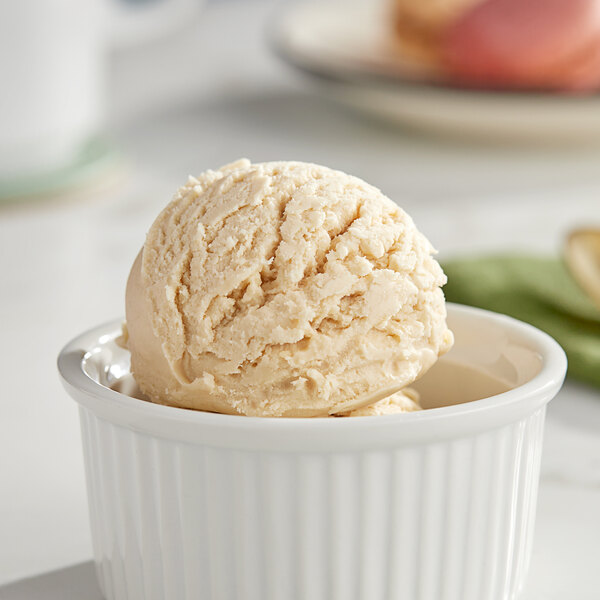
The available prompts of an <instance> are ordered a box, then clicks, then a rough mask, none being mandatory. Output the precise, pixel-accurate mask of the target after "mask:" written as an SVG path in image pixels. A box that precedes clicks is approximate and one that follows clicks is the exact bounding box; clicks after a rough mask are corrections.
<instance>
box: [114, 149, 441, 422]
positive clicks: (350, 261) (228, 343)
mask: <svg viewBox="0 0 600 600" xmlns="http://www.w3.org/2000/svg"><path fill="white" fill-rule="evenodd" d="M433 253H434V250H433V248H432V246H431V245H430V243H429V242H428V241H427V239H426V238H425V237H424V236H423V235H422V234H421V233H420V232H419V231H418V230H417V229H416V227H415V225H414V223H413V221H412V220H411V218H410V217H409V216H408V215H407V214H406V213H405V212H404V211H403V210H402V209H401V208H399V207H398V206H397V205H396V204H394V203H393V202H392V201H391V200H389V199H388V198H386V197H385V196H384V195H383V194H382V193H381V192H380V191H379V190H378V189H376V188H374V187H372V186H370V185H368V184H366V183H365V182H364V181H361V180H360V179H357V178H356V177H352V176H349V175H346V174H345V173H341V172H339V171H333V170H331V169H328V168H326V167H321V166H318V165H314V164H306V163H300V162H271V163H262V164H251V163H250V162H249V161H247V160H241V161H238V162H236V163H233V164H231V165H227V166H225V167H222V168H221V169H219V170H216V171H207V172H205V173H203V174H202V175H200V176H199V177H198V178H193V177H191V178H190V179H189V181H188V183H187V184H186V185H184V186H183V187H182V188H181V189H180V190H179V191H178V192H177V194H176V196H175V198H174V199H173V201H172V202H171V203H170V204H169V205H168V206H167V207H166V208H165V209H164V210H163V212H162V213H161V214H160V215H159V216H158V218H157V219H156V221H155V222H154V224H153V225H152V227H151V229H150V231H149V233H148V235H147V238H146V243H145V245H144V247H143V249H142V251H141V252H140V254H139V255H138V257H137V259H136V261H135V263H134V265H133V267H132V270H131V274H130V277H129V281H128V285H127V299H126V312H127V328H128V338H129V339H128V346H129V349H130V351H131V365H132V371H133V374H134V377H135V378H136V381H137V382H138V385H139V386H140V388H141V389H142V391H143V392H144V393H145V394H146V395H147V396H148V397H149V398H150V399H151V400H152V401H154V402H159V403H164V404H169V405H174V406H179V407H184V408H193V409H200V410H208V411H214V412H220V413H230V414H241V415H252V416H284V417H313V416H327V415H328V414H336V413H342V412H348V411H352V410H355V409H359V408H361V407H365V406H367V405H370V404H372V403H374V402H377V401H379V400H381V399H382V398H386V397H388V396H390V395H391V394H393V393H395V392H397V391H398V390H401V389H402V388H404V387H405V386H407V385H408V384H410V383H411V382H413V381H414V380H415V379H417V378H418V377H419V376H420V375H422V374H423V373H424V372H425V371H427V369H429V367H430V366H431V365H432V364H433V363H434V362H435V361H436V359H437V357H438V356H439V355H440V354H442V353H444V352H446V351H447V350H448V349H449V347H450V346H451V344H452V334H451V332H450V331H449V330H448V328H447V326H446V309H445V303H444V296H443V293H442V290H441V286H442V285H443V284H444V283H445V276H444V274H443V272H442V270H441V268H440V266H439V265H438V263H437V262H436V261H435V259H434V258H433V257H432V254H433Z"/></svg>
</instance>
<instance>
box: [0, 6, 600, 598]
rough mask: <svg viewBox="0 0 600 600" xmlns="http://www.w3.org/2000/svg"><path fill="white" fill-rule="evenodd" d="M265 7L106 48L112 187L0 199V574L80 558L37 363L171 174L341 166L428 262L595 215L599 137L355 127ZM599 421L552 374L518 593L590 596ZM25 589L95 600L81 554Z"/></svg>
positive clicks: (66, 458) (598, 580) (68, 329)
mask: <svg viewBox="0 0 600 600" xmlns="http://www.w3.org/2000/svg"><path fill="white" fill-rule="evenodd" d="M273 6H274V2H273V1H268V0H265V1H261V2H258V1H256V2H255V1H251V0H246V1H244V2H241V1H233V0H230V1H229V2H223V3H222V4H214V5H211V6H210V7H209V9H208V10H207V12H206V13H205V14H204V15H203V18H202V21H201V22H200V23H198V24H194V25H190V26H189V27H188V29H187V30H185V31H182V32H181V33H180V35H179V36H178V37H177V38H171V39H167V40H162V41H160V42H156V43H154V44H152V45H151V46H148V47H146V48H144V49H141V48H138V49H134V50H128V51H126V53H124V52H122V53H121V54H119V55H118V56H115V57H114V68H113V69H112V72H111V81H112V84H113V85H112V91H111V95H110V119H109V122H110V127H111V130H112V134H113V138H114V140H115V143H116V144H118V145H119V146H120V147H121V148H122V149H123V151H124V153H125V154H126V155H127V156H128V157H129V159H130V170H129V176H128V177H127V178H126V180H125V181H124V182H123V183H122V184H121V185H112V186H104V187H103V188H102V187H100V188H99V189H96V190H95V191H93V192H90V191H86V192H78V193H74V194H72V195H71V196H70V197H69V198H68V199H60V200H53V201H48V202H43V203H38V204H29V205H19V206H13V207H2V208H1V209H0V274H1V281H2V283H1V289H2V300H1V301H0V302H1V304H0V307H1V310H0V327H1V329H0V331H1V332H2V342H3V343H2V346H1V348H0V353H1V355H0V364H1V365H2V367H1V368H2V379H3V383H4V393H3V394H2V397H1V399H0V476H1V479H0V585H1V584H4V583H8V582H11V581H16V580H18V579H22V578H26V577H31V576H33V575H39V574H41V573H44V572H47V571H51V570H55V569H61V568H65V567H70V566H71V567H72V565H76V564H78V563H82V562H84V563H85V562H86V561H89V559H90V558H91V545H90V538H89V531H88V524H87V507H86V498H85V488H84V480H83V465H82V458H81V452H80V447H79V443H80V442H79V429H78V428H79V425H78V419H77V411H76V408H75V405H74V403H73V402H71V401H70V400H69V398H68V397H67V395H66V393H64V392H63V390H62V389H61V387H60V384H59V382H58V377H57V374H56V369H55V364H54V363H55V357H56V354H57V352H58V350H59V349H60V347H61V346H62V345H63V344H64V343H65V342H66V341H67V340H68V339H69V338H71V337H73V336H74V335H76V334H78V333H80V332H81V331H82V330H84V329H86V328H89V327H92V326H94V325H96V324H98V323H100V322H102V321H105V320H109V319H112V318H114V317H115V316H119V315H122V314H123V296H124V287H125V281H126V277H127V273H128V270H129V267H130V264H131V262H132V261H133V258H134V256H135V255H136V253H137V251H138V249H139V247H140V246H141V244H142V243H143V240H144V234H145V231H146V229H147V228H148V226H149V225H150V223H151V221H152V219H153V217H154V216H155V215H156V213H157V212H158V210H159V209H160V208H161V207H162V206H163V205H164V204H165V203H166V202H167V201H168V200H169V198H170V196H171V195H172V193H173V192H174V190H175V189H176V187H177V186H178V185H179V184H181V183H183V182H184V181H185V179H186V177H187V175H188V174H190V173H198V172H200V171H202V170H204V169H206V168H210V167H216V166H219V165H221V164H223V163H227V162H230V161H231V160H233V159H236V158H238V157H240V156H248V157H249V158H251V159H253V160H255V161H260V160H268V159H300V160H310V161H313V162H318V163H323V164H327V165H329V166H332V167H336V168H340V169H342V170H345V171H348V172H351V173H353V174H356V175H358V176H361V177H363V178H364V179H366V180H367V181H369V182H370V183H373V184H374V185H376V186H378V187H380V188H381V189H382V190H383V191H384V192H385V193H386V194H387V195H389V196H390V197H392V198H393V199H394V200H395V201H397V202H398V203H399V204H400V205H401V206H403V208H405V209H406V210H407V211H408V212H409V213H410V214H411V215H412V216H413V217H414V219H415V221H416V222H417V225H418V226H419V227H420V228H421V229H422V230H423V231H424V232H425V233H426V234H427V235H428V236H429V237H430V239H431V240H432V242H433V243H434V245H436V246H437V247H438V248H439V249H440V250H441V251H442V252H441V257H442V259H443V258H445V257H448V256H451V255H455V254H457V253H463V252H473V251H481V250H516V249H523V250H534V251H544V252H555V251H558V249H559V247H560V244H561V240H562V237H563V235H564V233H565V231H567V230H568V228H569V227H570V226H572V225H575V224H581V223H589V222H591V221H592V220H593V221H595V222H596V223H600V168H599V167H598V165H599V164H600V150H599V149H598V147H596V148H594V147H586V148H575V147H569V148H564V147H555V148H549V147H545V148H544V147H538V148H529V149H526V148H521V149H518V148H511V147H508V146H502V147H494V146H491V145H490V146H482V145H481V144H479V145H477V144H475V143H470V142H468V141H457V140H443V139H435V138H431V137H429V138H427V137H420V136H419V135H417V134H414V133H410V132H408V131H404V130H398V129H393V128H390V127H388V126H387V125H386V124H382V123H378V122H373V121H369V120H363V119H362V118H359V117H357V116H356V115H354V114H352V113H350V112H347V111H345V110H342V109H339V108H338V107H337V106H335V105H333V104H330V103H329V102H328V101H325V100H322V99H321V98H320V97H319V96H318V94H317V93H316V92H315V91H314V90H313V89H312V88H311V87H310V85H309V84H308V82H307V81H305V80H304V79H302V78H301V77H300V76H296V74H294V73H292V72H291V71H289V70H288V69H287V68H286V67H285V66H284V65H282V64H280V63H279V62H278V61H277V59H275V58H274V57H273V56H271V54H270V53H269V50H268V48H267V47H266V44H265V42H264V35H263V33H264V32H263V26H264V23H265V20H266V18H267V16H268V15H269V13H270V11H271V9H272V8H273ZM599 432H600V393H599V392H598V391H595V390H592V389H589V388H585V387H583V386H579V385H576V384H572V383H569V384H567V385H566V386H565V388H564V390H563V391H562V392H561V393H560V395H559V397H558V398H557V399H556V400H555V401H553V403H552V404H551V405H550V409H549V415H548V421H547V432H546V433H547V435H546V445H545V450H544V460H543V467H542V482H541V488H540V494H539V508H538V521H537V529H536V541H535V548H534V555H533V562H532V568H531V575H530V579H529V587H528V589H527V591H526V593H525V595H524V599H525V600H554V599H556V600H559V599H560V600H564V599H566V598H568V599H569V600H571V599H572V600H597V599H598V598H599V597H600V592H599V591H598V590H599V589H600V571H599V570H598V564H600V510H599V509H600V433H599ZM66 590H70V592H69V593H68V594H67V593H66ZM71 592H72V593H71ZM42 597H43V598H45V600H48V599H53V598H57V599H58V598H65V597H73V598H75V597H81V598H84V597H86V598H91V599H92V600H93V599H95V598H97V597H98V598H99V595H98V592H97V589H96V587H95V583H94V580H93V575H92V570H91V568H90V565H89V564H84V565H83V566H79V567H74V568H69V569H67V570H66V571H61V572H60V573H55V574H53V575H50V576H43V577H41V578H38V579H34V580H30V581H26V582H24V583H21V584H18V585H16V586H15V585H13V586H10V587H7V588H0V598H2V600H5V599H6V600H13V599H17V598H19V599H20V598H27V599H28V600H35V599H36V598H42Z"/></svg>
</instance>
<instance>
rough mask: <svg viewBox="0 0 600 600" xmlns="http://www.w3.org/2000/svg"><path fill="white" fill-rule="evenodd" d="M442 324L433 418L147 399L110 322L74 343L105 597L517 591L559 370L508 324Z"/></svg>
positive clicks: (439, 596)
mask: <svg viewBox="0 0 600 600" xmlns="http://www.w3.org/2000/svg"><path fill="white" fill-rule="evenodd" d="M448 324H449V326H450V328H451V329H452V330H453V331H454V334H455V336H456V343H455V346H454V348H453V349H452V350H451V351H450V352H449V353H448V354H446V355H445V356H443V357H442V358H441V359H440V361H439V362H438V363H437V364H436V365H435V366H434V367H433V368H432V369H431V371H430V372H428V373H427V374H426V375H425V377H424V378H423V380H422V381H420V382H417V386H416V387H417V388H419V389H420V392H421V394H422V400H423V402H424V406H425V407H426V408H428V410H423V411H415V412H411V413H405V414H396V415H387V416H378V417H352V418H348V419H318V418H313V419H302V418H298V419H277V418H260V417H240V416H232V415H221V414H211V413H205V412H200V411H193V410H185V409H181V408H173V407H171V406H162V405H159V404H153V403H151V402H147V401H144V400H141V399H136V397H134V395H132V394H133V390H134V389H135V386H134V385H133V383H134V382H133V380H132V377H131V373H130V370H129V355H128V352H127V351H126V350H124V349H123V348H121V347H120V346H119V345H118V344H116V343H115V339H116V338H117V337H118V336H120V335H121V321H117V322H114V323H110V324H108V325H104V326H102V327H98V328H96V329H94V330H91V331H89V332H87V333H85V334H83V335H81V336H79V337H78V338H77V339H75V340H73V341H72V342H71V343H70V344H68V345H67V346H66V347H65V349H64V350H63V351H62V353H61V355H60V357H59V359H58V367H59V370H60V373H61V375H62V378H63V383H64V385H65V387H66V389H67V391H68V392H69V394H71V396H72V397H73V398H74V399H75V400H76V401H77V402H78V403H79V405H80V406H79V408H80V416H81V426H82V439H83V445H84V456H85V468H86V476H87V485H88V497H89V504H90V517H91V525H92V539H93V542H94V557H95V561H96V568H97V573H98V578H99V582H100V585H101V588H102V590H103V592H104V594H105V597H106V598H107V600H172V599H175V598H176V599H178V600H179V599H190V600H191V599H196V598H202V599H203V600H281V599H285V600H306V599H308V598H310V599H319V600H325V599H327V600H347V599H348V598H352V599H354V600H408V599H410V600H417V599H418V600H457V599H460V600H506V599H508V598H516V597H517V595H518V593H519V591H520V590H521V588H522V586H523V583H524V581H525V575H526V573H527V567H528V563H529V556H530V553H531V543H532V539H533V525H534V517H535V507H536V494H537V488H538V478H539V467H540V456H541V448H542V433H543V424H544V415H545V409H546V404H547V403H548V402H549V401H550V400H551V399H552V397H553V396H554V395H555V394H556V393H557V391H558V389H559V388H560V385H561V383H562V380H563V377H564V375H565V371H566V366H567V363H566V359H565V355H564V352H563V351H562V350H561V348H560V347H559V346H558V344H557V343H556V342H555V341H554V340H552V339H551V338H550V337H549V336H547V335H546V334H544V333H542V332H541V331H538V330H536V329H534V328H533V327H531V326H530V325H526V324H525V323H520V322H519V321H515V320H514V319H510V318H508V317H505V316H503V315H498V314H494V313H490V312H487V311H482V310H479V309H476V308H471V307H465V306H459V305H449V306H448ZM484 382H485V384H484ZM491 382H493V385H492V384H491ZM482 384H484V385H482ZM498 384H501V386H500V387H498ZM117 390H118V391H117ZM502 390H508V391H502ZM499 392H500V393H499ZM466 400H467V402H465V401H466ZM468 400H470V401H468Z"/></svg>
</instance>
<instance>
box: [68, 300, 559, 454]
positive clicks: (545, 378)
mask: <svg viewBox="0 0 600 600" xmlns="http://www.w3.org/2000/svg"><path fill="white" fill-rule="evenodd" d="M447 307H448V313H449V314H450V315H453V314H454V315H462V316H467V317H469V318H473V319H475V320H476V321H477V320H480V321H481V320H484V321H487V322H495V323H496V324H498V325H500V326H501V327H502V328H503V329H504V330H505V331H507V333H512V334H513V335H516V336H517V337H518V338H520V339H521V340H523V342H524V343H526V344H527V345H528V346H529V347H530V348H531V349H532V350H533V351H535V352H536V353H537V354H538V355H539V356H540V358H541V369H540V371H539V373H537V374H536V375H535V376H534V377H533V378H532V379H530V380H529V381H527V382H525V383H523V384H522V385H519V386H517V387H515V388H512V389H510V390H508V391H506V392H502V393H500V394H496V395H493V396H488V397H486V398H482V399H479V400H473V401H470V402H466V403H463V404H456V405H449V406H442V407H439V408H430V409H427V410H423V411H415V412H407V413H400V414H392V415H380V416H377V417H373V416H363V417H353V418H350V419H326V418H306V417H304V418H302V417H300V418H298V417H295V418H291V417H249V416H240V415H226V414H219V413H210V412H203V411H196V410H190V409H183V408H178V407H173V406H166V405H162V404H155V403H152V402H148V401H145V400H140V399H137V398H133V397H131V396H127V395H126V394H123V393H121V392H117V391H115V390H112V389H110V388H107V387H105V386H104V385H102V384H100V383H98V382H97V381H95V380H94V379H92V378H91V377H90V376H89V375H88V374H87V373H86V372H85V370H84V367H83V365H84V360H85V358H86V357H87V356H88V355H89V352H90V350H91V349H92V348H94V347H95V346H98V345H99V344H102V343H105V342H106V341H108V339H114V338H115V337H116V336H117V332H120V328H121V324H122V323H123V321H124V320H123V319H118V320H112V321H110V322H108V323H104V324H103V325H100V326H97V327H94V328H92V329H90V330H88V331H86V332H84V333H82V334H81V335H79V336H77V337H75V338H74V339H72V340H71V341H70V342H69V343H67V344H66V345H65V347H64V348H63V349H62V350H61V352H60V354H59V356H58V361H57V366H58V371H59V373H60V376H61V379H62V382H63V385H64V387H65V388H66V390H67V391H68V393H69V394H70V395H71V396H72V397H73V399H74V400H75V401H77V402H78V403H79V404H80V405H83V406H85V407H87V408H88V409H90V410H91V411H92V413H94V414H95V415H96V416H98V417H100V418H102V419H104V420H108V421H110V422H113V423H115V424H119V425H122V426H125V427H128V428H130V429H134V430H138V431H142V432H145V433H150V434H152V435H158V436H159V437H167V438H177V439H181V440H187V441H198V436H197V433H198V432H200V431H203V432H204V433H205V434H206V435H207V436H208V438H210V440H212V441H213V442H214V443H216V444H217V445H230V443H229V442H230V441H231V435H234V436H235V435H237V436H240V439H239V443H240V444H245V443H247V442H248V440H249V439H250V438H251V437H255V438H256V436H258V437H260V436H261V435H265V436H267V438H269V439H270V441H271V442H279V443H283V444H284V445H288V446H290V444H291V446H293V445H294V439H291V438H290V437H289V436H292V437H294V436H295V437H296V438H297V439H295V442H298V443H299V444H301V445H304V447H306V446H307V444H308V445H310V444H311V440H308V439H307V438H306V434H307V433H310V435H311V436H317V438H315V439H314V440H313V441H314V442H315V443H316V444H317V445H318V442H319V439H320V441H322V442H326V441H327V440H329V441H330V442H331V443H332V445H333V446H335V441H336V440H335V439H333V438H334V437H335V436H337V435H341V436H342V437H343V439H344V440H345V441H346V442H347V441H348V439H350V438H352V437H353V435H354V434H355V433H358V432H360V433H361V434H362V433H368V432H369V431H371V432H372V433H373V435H375V436H377V435H380V434H381V439H380V441H381V443H384V444H385V443H386V441H387V442H391V441H393V439H394V438H398V435H399V433H401V434H402V437H403V439H405V440H406V441H412V442H414V441H417V440H418V439H421V438H423V436H425V438H428V439H430V440H431V439H433V438H436V437H439V438H444V437H448V436H450V437H456V436H459V435H464V434H465V433H467V432H476V431H483V430H486V429H490V428H496V427H499V426H502V425H504V424H508V423H511V422H515V421H517V420H519V419H521V418H524V417H525V416H527V415H529V414H531V413H533V412H535V411H536V410H537V409H538V408H540V407H542V406H544V405H545V404H546V403H547V402H549V401H550V400H551V399H552V398H553V397H554V396H555V395H556V393H557V392H558V390H559V389H560V387H561V385H562V383H563V380H564V377H565V374H566V369H567V359H566V356H565V353H564V351H563V349H562V348H561V347H560V345H559V344H558V343H557V342H556V341H555V340H554V339H553V338H552V337H550V336H549V335H548V334H546V333H544V332H543V331H540V330H539V329H537V328H536V327H534V326H532V325H529V324H527V323H524V322H522V321H519V320H517V319H514V318H512V317H509V316H506V315H503V314H499V313H494V312H491V311H487V310H484V309H480V308H475V307H471V306H465V305H460V304H454V303H450V302H449V303H447ZM194 432H195V433H196V435H195V434H194ZM220 434H225V435H226V436H227V437H228V438H230V439H229V442H227V441H222V440H221V441H220V440H219V435H220ZM248 436H250V437H248ZM273 436H274V437H273ZM201 437H202V436H201ZM204 438H206V436H204ZM204 438H203V439H204ZM397 441H398V440H397V439H396V442H397ZM263 442H264V443H267V442H268V439H266V438H265V440H263ZM357 444H358V442H357ZM263 445H264V444H263V443H261V442H258V446H260V447H263ZM267 445H268V443H267ZM333 446H332V447H333Z"/></svg>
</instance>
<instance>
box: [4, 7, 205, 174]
mask: <svg viewBox="0 0 600 600" xmlns="http://www.w3.org/2000/svg"><path fill="white" fill-rule="evenodd" d="M201 4H202V2H201V0H12V1H11V0H4V1H2V2H0V82H1V85H2V90H1V93H0V183H2V181H7V180H8V181H10V180H14V179H15V178H17V179H18V178H22V177H35V176H36V175H40V174H43V173H48V172H53V171H56V170H57V169H60V168H61V167H65V166H68V165H69V164H71V163H72V162H73V161H74V160H75V159H76V157H77V156H78V154H79V153H80V152H81V150H82V149H83V147H84V145H85V144H86V142H88V141H89V140H90V139H91V138H92V137H94V136H95V135H96V134H97V133H98V132H99V131H100V130H101V127H102V120H103V115H104V87H105V83H106V82H105V76H104V75H105V73H104V70H105V59H106V54H107V53H106V51H107V49H108V48H109V47H110V46H111V45H115V44H117V45H123V44H126V43H127V44H131V43H140V42H143V41H147V40H148V39H150V38H152V37H156V36H158V35H160V34H163V33H165V32H168V31H171V30H172V29H173V28H174V27H175V26H177V25H180V24H182V23H184V22H185V21H186V20H187V19H189V18H190V17H191V16H192V15H193V14H194V11H198V9H199V8H200V6H201Z"/></svg>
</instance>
